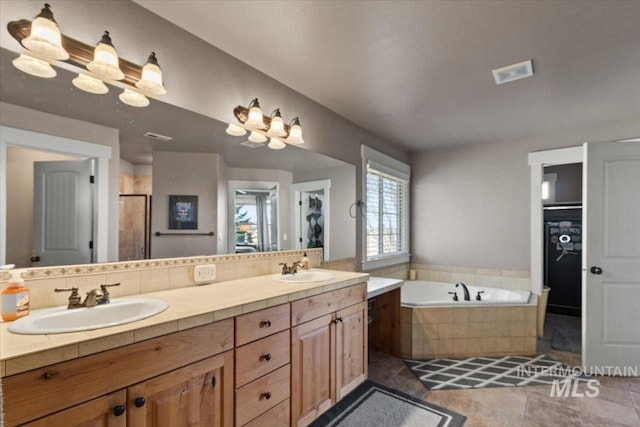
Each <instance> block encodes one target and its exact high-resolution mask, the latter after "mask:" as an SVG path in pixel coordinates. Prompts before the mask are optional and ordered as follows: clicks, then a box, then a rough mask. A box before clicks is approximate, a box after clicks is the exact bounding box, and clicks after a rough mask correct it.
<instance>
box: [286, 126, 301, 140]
mask: <svg viewBox="0 0 640 427" xmlns="http://www.w3.org/2000/svg"><path fill="white" fill-rule="evenodd" d="M296 123H297V121H296ZM286 141H287V142H288V143H289V144H302V143H304V139H302V128H301V127H300V125H299V124H294V125H293V126H291V128H290V129H289V137H288V138H287V139H286Z"/></svg>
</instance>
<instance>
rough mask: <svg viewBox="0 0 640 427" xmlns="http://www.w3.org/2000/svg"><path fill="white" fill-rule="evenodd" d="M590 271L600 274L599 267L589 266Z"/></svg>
mask: <svg viewBox="0 0 640 427" xmlns="http://www.w3.org/2000/svg"><path fill="white" fill-rule="evenodd" d="M591 273H593V274H602V269H601V268H600V267H595V266H593V267H591Z"/></svg>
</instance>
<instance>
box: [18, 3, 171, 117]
mask: <svg viewBox="0 0 640 427" xmlns="http://www.w3.org/2000/svg"><path fill="white" fill-rule="evenodd" d="M7 30H8V31H9V34H11V36H12V37H13V38H14V39H16V40H17V41H18V42H19V43H20V44H21V45H22V46H23V47H24V48H25V49H26V51H25V52H23V53H22V54H20V56H19V57H18V58H16V59H14V60H13V65H14V66H15V67H16V68H18V69H19V70H21V71H23V72H25V73H27V74H31V75H33V76H36V77H44V78H52V77H55V76H56V70H55V69H54V68H53V67H52V66H51V64H54V63H55V62H56V61H66V62H67V64H71V65H73V66H75V67H78V68H81V69H83V70H85V71H82V72H80V73H78V76H77V77H76V78H74V79H73V81H72V83H73V85H74V86H75V87H77V88H78V89H81V90H83V91H86V92H89V93H93V94H104V93H107V92H108V91H109V88H108V86H107V85H106V84H105V83H107V84H109V85H112V86H116V87H120V88H123V89H124V90H123V92H122V93H121V94H120V96H119V99H120V100H121V101H122V102H124V103H125V104H127V105H131V106H134V107H145V106H147V105H149V99H148V97H152V98H155V97H159V96H162V95H165V94H166V93H167V91H166V89H165V88H164V85H163V82H162V70H161V69H160V66H159V65H158V59H157V58H156V54H155V52H151V55H150V56H149V58H148V59H147V62H146V64H145V65H144V67H142V66H140V65H137V64H134V63H133V62H130V61H127V60H125V59H123V58H119V57H118V54H117V52H116V50H115V48H114V47H113V43H112V41H111V37H110V35H109V32H108V31H105V32H104V34H103V36H102V38H101V39H100V41H99V42H98V44H97V46H95V47H93V46H90V45H87V44H85V43H83V42H81V41H78V40H75V39H72V38H70V37H67V36H65V35H64V34H62V33H61V32H60V29H59V28H58V24H57V22H56V20H55V19H54V18H53V12H52V11H51V6H49V4H45V5H44V8H43V9H42V10H41V11H40V14H39V15H38V16H36V17H35V19H34V20H33V22H31V21H29V20H27V19H21V20H19V21H12V22H9V23H8V24H7ZM86 70H88V71H86Z"/></svg>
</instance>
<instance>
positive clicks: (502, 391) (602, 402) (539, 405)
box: [369, 316, 640, 427]
mask: <svg viewBox="0 0 640 427" xmlns="http://www.w3.org/2000/svg"><path fill="white" fill-rule="evenodd" d="M565 321H567V322H569V323H571V322H572V321H573V319H562V318H556V317H555V316H552V317H551V319H548V321H547V322H546V324H545V336H544V337H543V338H542V339H540V340H539V343H538V353H539V354H542V353H546V354H548V355H549V356H551V357H553V358H555V359H557V360H559V361H562V362H564V363H567V364H570V365H579V364H580V355H579V354H574V353H568V352H559V351H557V350H554V349H552V348H551V346H550V341H551V336H552V335H553V329H554V328H556V327H561V326H562V324H563V323H565ZM369 379H371V380H373V381H376V382H378V383H380V384H383V385H386V386H388V387H392V388H395V389H397V390H401V391H404V392H405V393H408V394H410V395H412V396H415V397H418V398H420V399H424V400H426V401H428V402H431V403H434V404H436V405H440V406H443V407H445V408H448V409H451V410H453V411H456V412H459V413H461V414H463V415H466V416H467V422H466V424H465V427H480V426H486V427H502V426H504V427H547V426H548V427H556V426H562V427H565V426H566V427H574V426H575V427H618V426H635V427H640V378H620V377H617V378H613V377H598V380H599V381H600V386H599V395H598V396H597V397H592V398H590V397H550V396H549V394H550V390H551V388H550V386H530V387H503V388H484V389H478V390H445V391H432V392H429V391H427V389H425V387H424V386H423V385H422V383H421V382H420V381H418V379H417V378H416V377H415V376H414V375H413V374H412V373H411V371H409V369H408V368H407V367H406V366H405V364H404V362H403V360H402V359H399V358H395V357H392V356H389V355H386V354H383V353H379V352H374V351H370V353H369ZM578 391H579V392H586V391H589V390H588V389H587V388H586V385H581V386H580V388H578ZM394 427H395V426H394ZM398 427H400V426H398Z"/></svg>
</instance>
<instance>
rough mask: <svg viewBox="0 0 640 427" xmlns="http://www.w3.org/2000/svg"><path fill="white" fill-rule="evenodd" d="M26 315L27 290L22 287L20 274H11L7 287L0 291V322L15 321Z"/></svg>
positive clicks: (22, 282)
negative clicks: (0, 317)
mask: <svg viewBox="0 0 640 427" xmlns="http://www.w3.org/2000/svg"><path fill="white" fill-rule="evenodd" d="M28 314H29V288H27V287H26V286H24V280H22V277H20V273H18V272H17V271H16V272H12V273H11V279H9V286H7V288H6V289H5V290H4V291H2V320H4V321H5V322H7V321H11V320H16V319H19V318H20V317H24V316H26V315H28Z"/></svg>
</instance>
